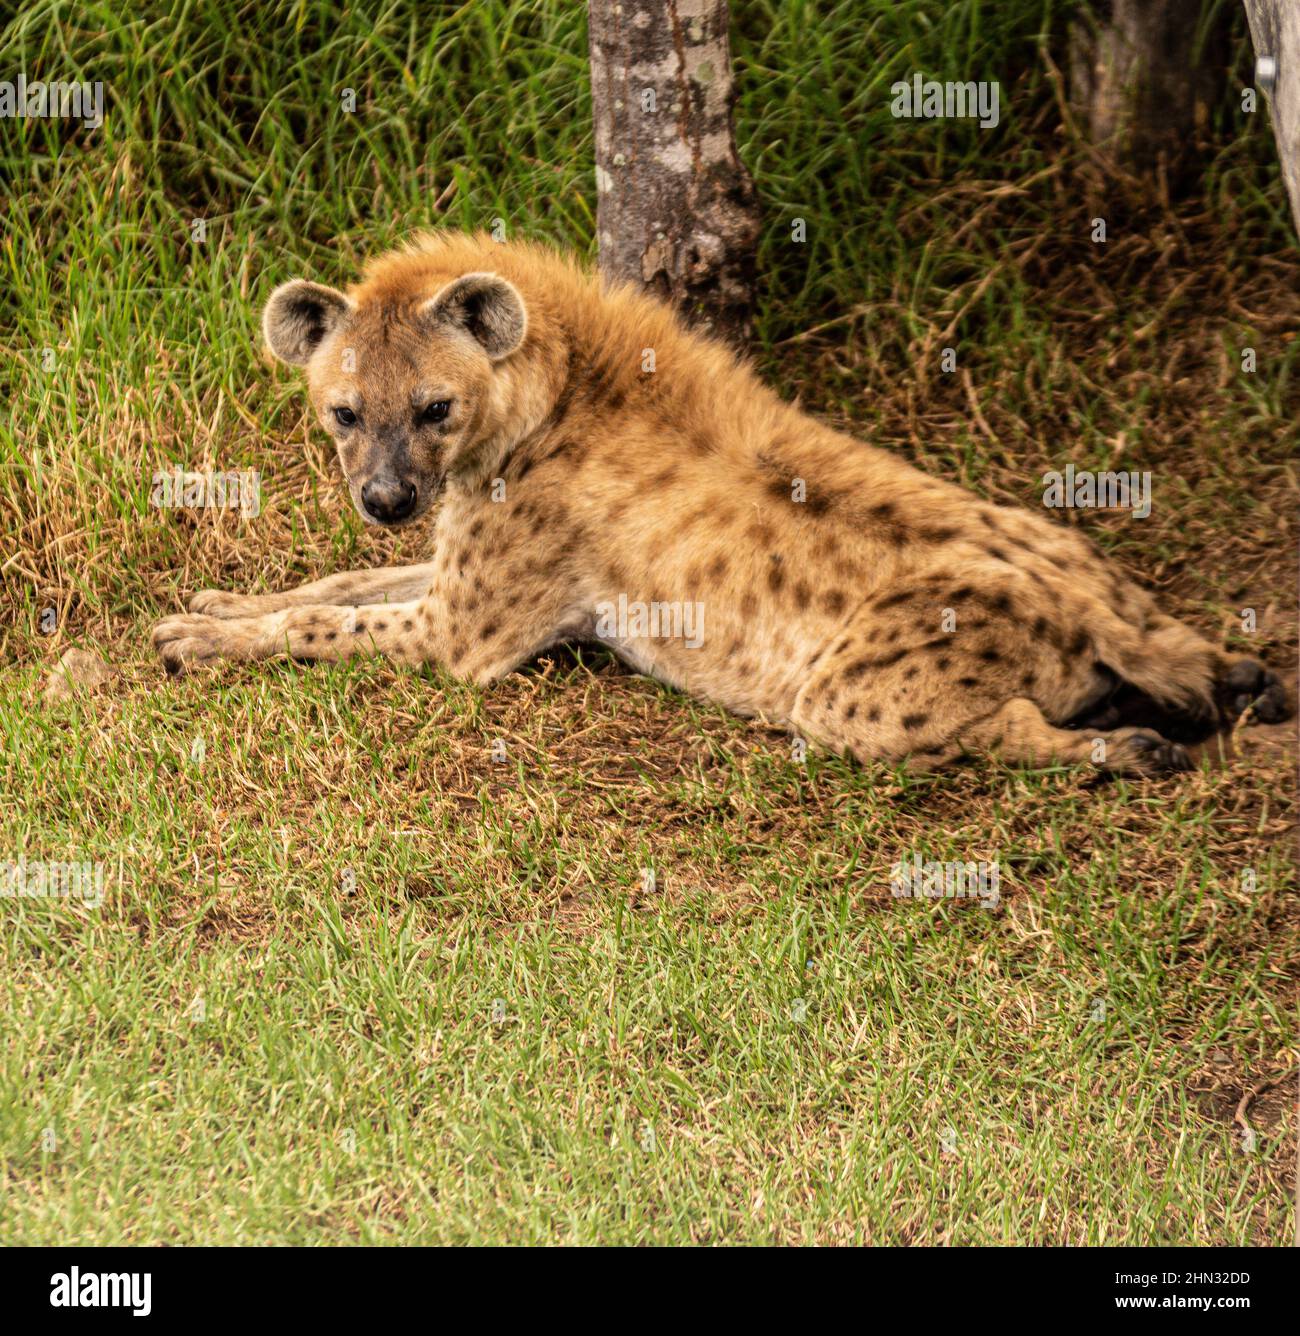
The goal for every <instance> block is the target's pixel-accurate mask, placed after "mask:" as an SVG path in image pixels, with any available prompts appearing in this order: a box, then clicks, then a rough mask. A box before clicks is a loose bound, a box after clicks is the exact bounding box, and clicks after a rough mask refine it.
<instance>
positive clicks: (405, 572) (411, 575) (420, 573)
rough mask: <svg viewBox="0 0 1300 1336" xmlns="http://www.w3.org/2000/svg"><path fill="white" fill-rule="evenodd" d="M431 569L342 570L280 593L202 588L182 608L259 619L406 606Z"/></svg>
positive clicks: (430, 580)
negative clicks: (297, 611) (334, 606)
mask: <svg viewBox="0 0 1300 1336" xmlns="http://www.w3.org/2000/svg"><path fill="white" fill-rule="evenodd" d="M434 570H435V567H434V563H433V562H427V563H426V564H424V565H420V566H390V567H386V568H382V569H380V570H373V571H343V572H342V573H340V574H339V575H327V576H326V577H325V578H324V579H323V580H313V581H312V582H311V583H310V584H305V585H299V586H298V588H297V589H288V590H285V591H284V593H281V594H226V593H223V592H222V591H221V590H219V589H203V590H200V592H199V593H197V594H195V595H193V596H192V597H191V598H190V601H189V603H188V604H187V605H186V606H187V607H188V608H189V610H190V611H191V612H198V613H203V614H205V615H206V616H208V617H263V616H265V615H266V614H267V613H272V612H282V611H284V609H286V608H299V607H310V606H312V605H314V604H321V603H338V604H343V605H344V606H347V607H360V606H362V605H364V604H368V603H408V602H411V601H412V600H415V599H418V598H420V597H421V596H422V595H423V594H426V593H427V592H428V590H429V586H430V585H431V584H432V583H433V579H434Z"/></svg>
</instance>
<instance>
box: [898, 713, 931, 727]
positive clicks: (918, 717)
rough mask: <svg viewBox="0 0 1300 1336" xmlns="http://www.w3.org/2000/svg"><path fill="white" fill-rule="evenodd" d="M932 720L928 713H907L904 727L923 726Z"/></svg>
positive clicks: (904, 718)
mask: <svg viewBox="0 0 1300 1336" xmlns="http://www.w3.org/2000/svg"><path fill="white" fill-rule="evenodd" d="M929 722H930V716H929V715H928V714H905V715H904V716H903V727H904V728H906V729H913V728H921V727H923V726H924V725H925V724H928V723H929Z"/></svg>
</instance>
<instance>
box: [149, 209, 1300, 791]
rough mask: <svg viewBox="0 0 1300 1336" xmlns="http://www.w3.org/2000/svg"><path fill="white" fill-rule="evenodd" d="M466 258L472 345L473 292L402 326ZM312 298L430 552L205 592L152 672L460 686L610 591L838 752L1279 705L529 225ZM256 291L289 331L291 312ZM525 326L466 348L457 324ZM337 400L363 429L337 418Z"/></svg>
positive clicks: (1256, 682)
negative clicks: (785, 397)
mask: <svg viewBox="0 0 1300 1336" xmlns="http://www.w3.org/2000/svg"><path fill="white" fill-rule="evenodd" d="M465 274H485V275H489V276H490V275H496V276H498V278H499V279H502V280H505V283H504V284H502V285H501V286H500V288H499V290H498V291H497V296H498V297H499V298H500V303H501V305H500V306H499V308H493V310H492V311H489V312H488V313H487V315H485V316H484V322H483V325H482V327H480V328H479V329H478V338H479V341H478V342H476V340H475V337H474V336H473V332H474V331H473V325H472V322H473V319H474V316H475V313H474V311H473V310H471V311H469V313H468V314H466V313H465V312H453V313H451V314H443V315H441V316H439V317H438V319H439V321H441V323H435V324H433V325H430V324H428V323H422V319H423V317H422V316H421V312H422V311H424V310H426V304H427V303H429V302H430V299H432V298H434V297H437V296H438V295H439V294H446V293H448V292H449V291H451V289H449V286H448V285H450V284H453V283H454V282H455V280H456V279H458V278H459V277H460V276H462V275H465ZM476 282H477V280H476ZM277 291H280V290H277ZM324 291H326V292H328V290H324ZM512 294H514V295H513V296H512ZM335 296H337V294H335ZM310 297H311V293H310V292H308V298H310ZM516 298H517V299H519V300H522V303H523V307H524V311H525V312H526V319H525V320H523V321H519V320H517V316H518V312H517V311H516V310H515V307H514V305H513V303H514V302H515V300H516ZM435 307H436V304H435ZM336 309H337V312H338V313H341V314H337V315H336V316H330V317H329V318H330V319H337V323H336V324H334V325H333V326H332V327H331V328H330V330H329V332H328V333H327V334H326V335H325V336H324V337H322V338H321V341H320V343H319V346H317V347H316V350H315V352H314V354H313V355H312V356H311V357H310V358H309V359H308V360H307V361H306V365H307V371H308V382H309V386H310V392H311V397H312V401H313V403H314V405H315V406H316V409H317V412H318V413H319V414H320V415H321V418H322V421H323V422H324V423H325V425H326V426H327V428H329V429H331V430H333V431H334V433H335V435H336V437H337V438H339V449H340V457H341V459H342V462H343V464H344V469H345V472H346V473H347V474H348V477H349V481H350V483H351V485H352V489H353V496H354V500H357V501H358V507H359V508H360V507H361V502H360V500H359V499H358V498H359V497H360V495H361V492H362V489H363V488H364V486H365V483H366V481H367V480H368V478H372V477H376V476H379V475H380V474H381V473H382V474H384V476H388V475H389V474H392V472H393V470H394V468H397V469H398V472H399V473H400V475H401V477H402V478H403V479H409V480H410V485H411V486H412V487H418V491H419V497H420V500H419V503H418V504H419V509H420V510H423V509H424V508H425V507H426V506H427V505H428V504H431V503H432V500H433V497H434V495H436V494H437V493H438V491H439V489H440V488H444V483H445V488H444V490H443V492H442V498H441V510H440V512H439V514H438V519H437V524H436V546H435V550H434V552H433V554H432V556H431V558H430V561H429V562H428V564H426V565H423V566H418V567H412V568H408V569H407V570H405V571H375V572H357V573H352V574H348V575H341V576H335V577H332V578H330V579H327V580H323V581H317V582H315V583H314V584H311V585H307V586H305V587H304V588H302V589H300V590H298V591H295V592H291V593H287V594H284V595H278V596H271V597H263V598H240V597H239V596H236V595H228V594H221V593H216V592H212V591H208V592H205V593H201V594H199V595H197V596H196V597H195V599H194V600H193V601H192V603H191V608H192V612H191V614H189V615H181V616H176V617H170V618H167V619H166V620H165V621H163V622H162V623H161V624H160V625H159V627H158V628H157V629H156V630H155V637H154V638H155V641H156V643H157V644H158V645H159V647H160V649H161V650H162V653H163V655H164V658H165V660H166V661H167V663H168V665H169V666H170V667H171V668H173V669H174V670H181V669H183V668H184V667H185V666H186V665H188V664H189V663H191V662H193V661H196V660H202V659H207V658H214V657H229V658H261V657H266V656H269V655H273V654H279V653H286V652H287V653H289V654H291V655H293V656H295V657H298V658H309V659H310V658H319V659H339V658H344V657H347V656H348V655H351V654H355V653H358V652H376V653H381V654H385V655H388V656H390V657H392V658H394V659H397V660H399V661H401V662H406V663H419V662H426V661H433V660H436V661H439V662H441V663H443V664H445V665H447V666H448V667H449V668H450V669H451V670H452V671H453V672H455V673H458V674H460V675H463V676H465V677H467V678H470V679H473V680H474V681H477V682H483V683H486V682H491V681H493V680H495V679H497V678H499V677H501V676H502V675H503V674H505V673H508V672H510V671H512V670H513V669H515V668H517V667H518V666H519V665H520V664H522V663H524V662H525V661H527V660H528V659H529V658H530V657H532V656H533V655H535V654H536V653H537V652H538V651H539V650H541V649H543V648H545V647H546V646H548V645H550V644H553V643H555V642H556V641H558V640H562V639H567V638H571V637H591V636H594V635H596V633H597V630H598V629H599V628H598V625H597V622H598V612H599V610H600V609H601V608H602V607H604V606H605V605H609V604H614V605H617V603H618V600H619V597H620V595H622V596H624V598H625V599H626V600H627V602H628V604H629V605H635V604H638V603H640V604H646V605H648V604H651V603H661V604H673V603H685V602H689V603H699V604H702V605H703V610H704V612H703V615H704V635H703V640H702V643H701V644H700V645H699V647H698V648H691V647H690V646H689V645H688V644H687V643H686V641H685V639H684V638H681V637H678V638H673V637H672V636H667V637H665V636H662V635H660V636H657V637H656V636H649V635H629V636H627V637H624V638H619V637H617V636H604V637H602V638H603V639H605V640H606V641H607V643H610V644H612V646H613V648H614V649H615V650H616V651H617V652H618V653H619V655H620V656H621V657H622V658H623V659H624V660H625V661H627V662H628V663H630V664H632V665H633V666H635V667H636V668H637V669H639V670H640V671H643V672H647V673H651V674H653V675H654V676H656V677H658V678H660V679H661V680H663V681H665V682H668V683H671V684H673V685H674V686H677V687H680V688H682V689H683V690H685V691H688V692H690V693H692V694H693V695H695V696H698V697H700V698H702V699H707V700H711V701H716V702H719V703H720V704H722V705H724V706H726V707H727V708H729V709H731V710H734V711H736V712H739V713H742V714H746V715H759V716H763V717H765V718H767V719H769V720H772V721H774V722H779V723H782V724H785V725H788V726H790V727H791V728H793V729H795V730H797V731H798V732H799V733H800V734H801V735H803V736H805V737H807V738H809V739H811V740H813V741H815V742H817V743H820V744H822V745H825V746H827V747H830V748H832V749H834V750H836V751H841V752H847V753H851V754H852V755H854V756H856V757H858V758H859V759H862V760H868V759H873V758H874V759H881V760H886V761H897V760H903V759H905V758H906V759H911V760H912V761H913V762H914V763H919V764H923V765H933V764H941V763H943V762H946V761H948V760H951V759H953V758H955V757H957V756H959V755H961V754H962V753H963V752H964V751H968V750H971V751H985V750H992V751H1001V752H1002V753H1003V754H1004V755H1005V756H1006V757H1007V759H1011V760H1018V761H1030V762H1037V763H1046V762H1049V761H1052V760H1053V759H1060V760H1066V761H1075V760H1077V761H1085V762H1086V761H1091V762H1093V763H1096V764H1100V765H1102V766H1105V767H1106V768H1110V769H1127V770H1133V771H1139V772H1142V771H1150V770H1158V769H1164V768H1171V767H1172V768H1181V767H1182V766H1183V765H1184V764H1185V763H1186V757H1185V755H1184V754H1183V753H1182V751H1181V749H1180V748H1178V747H1176V746H1172V745H1170V743H1169V742H1167V741H1166V740H1165V739H1164V738H1162V737H1161V736H1159V735H1157V734H1156V733H1155V732H1153V731H1152V730H1151V729H1150V728H1135V727H1132V726H1130V725H1132V724H1145V723H1148V722H1152V721H1154V722H1157V723H1160V724H1161V725H1162V726H1167V731H1175V732H1176V731H1177V730H1178V729H1181V730H1182V732H1183V733H1184V734H1186V735H1188V736H1191V735H1193V734H1200V735H1204V733H1206V732H1208V731H1210V730H1211V729H1213V728H1215V727H1222V726H1224V725H1225V724H1226V723H1228V722H1230V720H1231V718H1232V717H1233V715H1234V713H1237V712H1240V709H1241V708H1244V704H1243V701H1244V702H1245V703H1249V701H1250V700H1251V699H1254V698H1255V697H1260V702H1259V708H1260V712H1261V714H1263V713H1264V711H1265V709H1266V708H1267V709H1268V710H1270V711H1271V712H1272V713H1273V714H1275V715H1276V714H1278V712H1279V711H1284V710H1285V700H1284V697H1283V695H1282V693H1281V688H1280V687H1279V686H1278V684H1277V683H1276V679H1274V678H1272V676H1271V675H1270V674H1266V673H1264V672H1263V670H1259V669H1258V667H1257V665H1252V666H1251V667H1248V668H1243V667H1242V664H1250V661H1248V660H1244V661H1243V660H1239V661H1236V662H1235V674H1236V676H1235V678H1234V677H1233V676H1232V674H1233V672H1234V661H1233V660H1231V659H1229V658H1228V657H1227V656H1225V655H1223V654H1222V653H1220V652H1219V651H1218V650H1217V649H1215V648H1214V647H1213V646H1212V645H1210V644H1209V643H1208V642H1206V641H1205V640H1203V639H1201V638H1200V637H1199V636H1198V635H1197V634H1196V633H1195V632H1193V631H1191V630H1189V629H1188V628H1186V627H1184V626H1182V625H1180V624H1179V623H1177V622H1175V621H1173V620H1172V619H1170V618H1168V617H1165V616H1163V615H1162V614H1161V613H1160V612H1159V611H1158V610H1157V609H1156V607H1155V605H1154V603H1153V601H1152V599H1151V598H1150V597H1149V596H1148V595H1147V594H1146V593H1145V592H1144V591H1142V590H1141V589H1140V588H1138V587H1137V586H1136V585H1135V584H1134V583H1132V582H1131V581H1130V580H1129V579H1127V578H1126V577H1125V576H1124V575H1123V574H1122V573H1120V572H1119V571H1118V570H1117V569H1116V568H1115V567H1114V566H1113V565H1111V564H1110V563H1109V562H1108V561H1107V560H1105V559H1104V558H1103V557H1102V556H1101V555H1100V554H1099V553H1098V552H1097V551H1096V549H1095V548H1094V547H1093V546H1092V545H1091V544H1090V543H1089V542H1088V541H1087V540H1086V539H1085V538H1083V537H1081V536H1080V535H1079V534H1078V533H1077V532H1075V531H1073V530H1070V529H1067V528H1064V527H1063V526H1061V525H1058V524H1055V523H1053V522H1051V521H1049V520H1048V519H1047V518H1045V517H1044V516H1040V515H1037V514H1034V513H1031V512H1029V511H1023V510H1018V509H1011V508H1007V507H1001V506H995V505H991V504H989V503H987V502H984V501H981V500H980V499H978V498H977V497H975V496H973V495H971V494H970V493H968V492H965V491H963V490H961V489H960V488H958V487H955V486H953V485H951V484H949V483H946V482H943V481H941V480H939V479H936V478H932V477H928V476H927V475H925V474H923V473H921V472H919V471H918V470H917V469H915V468H913V467H912V466H911V465H910V464H908V463H906V462H905V461H903V460H902V459H899V458H897V457H896V456H894V455H892V454H890V453H888V452H887V451H884V450H881V449H877V448H875V447H872V446H870V445H867V444H864V443H863V442H861V441H858V440H856V439H853V438H851V437H849V436H845V435H843V434H841V433H838V432H835V431H833V430H831V429H830V428H828V427H826V426H823V425H821V424H819V423H818V422H816V421H815V420H813V419H811V418H809V417H808V416H807V415H805V414H804V413H802V412H800V411H798V410H797V409H795V408H793V407H791V406H790V405H788V404H785V403H783V402H782V401H781V400H780V399H778V398H777V396H776V395H775V394H773V393H772V392H771V391H770V390H768V389H767V388H766V387H765V386H763V385H762V384H761V383H760V382H759V380H758V379H757V378H756V377H755V376H754V374H753V373H752V371H751V370H750V369H749V368H748V367H747V366H745V365H744V364H742V363H740V362H739V361H738V360H737V359H736V358H735V357H734V356H733V355H732V354H731V353H730V352H728V351H727V350H726V349H725V348H723V347H722V346H720V345H718V344H715V343H713V342H710V341H708V340H706V339H703V338H701V337H699V336H697V335H695V334H693V333H691V332H689V331H688V330H687V329H686V328H684V326H683V325H682V324H681V323H680V321H679V320H678V318H677V317H676V315H675V314H674V313H673V312H671V311H669V310H668V309H666V308H664V307H662V306H660V305H659V304H657V303H656V302H654V301H652V300H650V299H648V298H647V297H645V296H643V295H641V294H639V293H636V292H632V291H629V290H612V291H611V290H609V289H607V288H604V287H602V286H601V285H600V284H599V283H598V281H597V280H596V279H594V278H593V277H591V276H590V275H588V274H587V273H586V272H585V270H583V269H582V268H581V267H580V266H579V265H577V264H576V263H574V262H573V261H571V260H567V259H564V258H562V257H560V256H557V255H556V254H554V253H553V252H551V251H550V250H548V249H545V248H543V247H539V246H533V245H517V244H510V245H497V244H495V243H493V242H492V241H491V240H490V239H488V238H486V237H482V236H474V237H470V236H462V235H448V234H439V235H436V236H427V237H422V238H420V239H418V240H417V241H416V242H415V243H414V244H413V245H412V246H411V247H410V248H408V249H406V250H403V251H400V252H397V253H395V254H390V255H385V256H383V257H381V258H379V259H377V260H376V261H374V262H373V263H371V264H370V265H369V266H368V267H367V269H366V271H365V275H364V277H363V279H362V281H361V282H360V283H359V284H358V285H356V286H355V287H354V288H352V289H351V290H350V291H349V292H348V293H347V294H346V303H344V302H342V301H339V302H338V303H337V307H336ZM487 316H491V317H492V319H493V320H495V321H496V323H495V324H493V325H492V326H491V327H490V328H489V327H488V325H487V323H486V322H487ZM276 318H281V319H282V318H283V313H282V312H280V313H274V314H273V313H272V312H271V311H270V310H269V309H268V329H269V330H271V332H272V333H273V334H274V335H275V337H276V338H279V339H280V340H281V342H282V344H284V345H285V346H286V347H292V346H294V345H293V339H294V338H296V337H297V336H298V335H300V334H301V333H302V329H303V327H302V326H294V328H293V329H292V330H290V331H289V332H288V333H276V332H275V331H274V330H273V329H272V326H273V324H274V322H275V319H276ZM458 322H459V323H458ZM467 322H468V323H467ZM327 323H328V320H327ZM307 328H308V332H309V333H310V329H311V327H310V321H309V322H308V325H307ZM503 330H504V331H505V332H504V334H503V333H502V331H503ZM520 333H522V342H521V343H519V345H518V347H517V348H515V350H514V351H513V352H511V353H509V354H508V355H505V356H504V357H500V358H499V359H498V360H493V357H492V356H490V355H489V350H488V349H487V344H486V343H485V342H483V341H484V340H485V339H488V338H489V337H497V338H498V339H501V338H504V339H505V340H506V346H508V344H509V341H510V339H511V338H516V337H518V336H519V335H520ZM348 349H351V351H352V354H353V360H354V361H355V363H356V365H355V369H354V370H351V371H349V370H347V369H346V367H345V363H344V358H343V353H344V351H345V350H348ZM651 354H652V356H653V370H647V369H645V368H646V367H648V366H649V365H650V361H649V356H650V355H651ZM281 355H286V353H284V352H283V351H282V354H281ZM430 392H436V393H437V394H444V393H445V394H446V395H448V396H450V398H451V400H452V402H453V404H454V407H453V409H452V410H451V416H449V418H448V420H447V422H446V423H445V424H441V425H440V426H439V427H438V428H436V429H434V428H428V427H425V426H420V425H418V424H417V425H416V426H410V425H409V424H406V417H409V415H410V405H411V404H412V403H413V402H415V403H418V402H422V401H423V399H424V398H427V397H428V394H429V393H430ZM340 402H342V403H349V404H353V405H356V406H357V407H358V409H359V411H360V413H361V415H362V416H363V417H364V418H365V419H366V420H367V422H372V423H373V424H376V425H373V426H367V427H365V428H363V429H361V430H360V431H359V432H358V431H352V432H340V430H339V429H338V428H337V426H336V425H335V424H334V422H333V420H332V418H331V413H332V408H333V406H334V405H336V404H338V403H340ZM404 415H406V416H404ZM404 424H406V425H404ZM394 459H399V460H400V466H399V465H394V463H393V460H394ZM385 471H386V472H385ZM494 496H496V497H500V498H502V499H494ZM800 497H802V499H798V498H800ZM364 513H365V512H364V510H363V514H364ZM1225 684H1226V685H1225ZM1143 711H1145V712H1146V713H1148V714H1150V715H1152V716H1153V720H1152V721H1149V720H1147V719H1145V718H1142V717H1140V716H1141V715H1142V713H1143ZM1089 712H1091V714H1090V713H1089ZM1067 721H1074V722H1075V723H1079V724H1083V725H1084V726H1085V727H1084V729H1083V731H1072V730H1067V729H1065V728H1063V727H1061V725H1063V724H1065V723H1066V722H1067ZM1089 729H1091V731H1089Z"/></svg>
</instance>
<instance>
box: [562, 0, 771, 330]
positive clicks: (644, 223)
mask: <svg viewBox="0 0 1300 1336" xmlns="http://www.w3.org/2000/svg"><path fill="white" fill-rule="evenodd" d="M587 9H588V20H589V32H590V47H591V93H592V109H593V113H594V118H595V131H596V135H595V137H596V189H597V215H596V225H597V232H598V234H599V247H600V268H601V272H602V273H603V274H605V275H607V276H608V277H610V278H612V279H619V280H624V281H627V282H631V283H635V284H639V285H642V286H644V287H646V288H648V289H650V290H651V291H653V292H654V293H656V294H657V295H658V296H660V297H663V298H665V299H667V300H669V301H671V302H674V303H676V304H677V305H678V306H679V307H681V309H682V310H683V311H684V312H685V313H686V315H687V317H688V318H689V319H690V320H691V321H692V322H693V323H694V324H695V325H696V326H697V327H701V328H704V329H706V330H708V331H709V332H712V333H716V334H719V335H721V336H722V337H724V338H728V339H730V340H732V341H733V342H743V341H744V339H745V338H746V337H747V336H748V334H749V332H750V324H749V321H750V314H751V310H752V306H753V298H754V275H755V258H754V257H755V250H756V247H757V243H758V234H759V205H758V197H757V195H756V193H755V191H754V183H753V179H752V178H751V177H750V175H749V172H748V171H747V170H746V168H745V166H744V164H743V163H742V162H741V161H740V158H739V156H738V155H737V153H736V140H735V134H734V132H733V129H732V120H731V113H732V104H733V102H734V100H735V91H734V86H733V83H732V77H731V49H730V43H729V41H728V15H727V3H726V0H621V3H617V2H616V0H589V2H588V7H587Z"/></svg>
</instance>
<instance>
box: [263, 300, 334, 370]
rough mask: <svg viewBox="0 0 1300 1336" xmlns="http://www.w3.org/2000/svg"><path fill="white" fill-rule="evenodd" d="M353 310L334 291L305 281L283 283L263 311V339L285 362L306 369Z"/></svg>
mask: <svg viewBox="0 0 1300 1336" xmlns="http://www.w3.org/2000/svg"><path fill="white" fill-rule="evenodd" d="M351 309H352V303H351V302H350V301H348V299H347V298H346V297H345V296H344V295H343V294H342V293H341V292H338V291H337V290H336V289H334V288H327V287H325V286H324V284H322V283H309V282H308V281H307V280H306V279H305V278H295V279H294V280H293V281H292V282H289V283H281V284H280V286H279V287H278V288H276V290H275V291H274V292H273V293H272V294H271V295H270V297H268V298H267V301H266V307H265V309H264V310H263V311H262V337H263V338H264V339H265V340H266V346H267V347H268V348H270V350H271V351H272V352H273V353H274V354H275V355H276V356H277V357H278V358H279V359H280V361H282V362H288V363H289V365H290V366H305V365H306V364H307V363H308V362H309V361H311V355H312V353H314V352H315V351H316V349H317V348H318V347H320V341H321V340H322V339H323V338H324V337H325V335H326V334H328V333H329V332H330V330H332V329H333V328H334V327H335V325H337V324H338V322H339V321H340V320H342V318H343V317H344V316H345V315H346V314H347V313H348V312H349V311H350V310H351Z"/></svg>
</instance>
